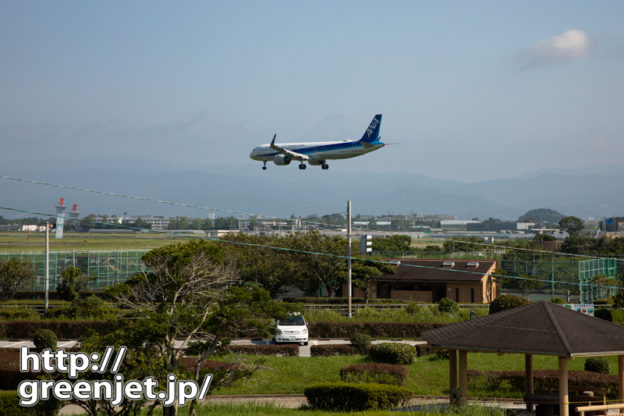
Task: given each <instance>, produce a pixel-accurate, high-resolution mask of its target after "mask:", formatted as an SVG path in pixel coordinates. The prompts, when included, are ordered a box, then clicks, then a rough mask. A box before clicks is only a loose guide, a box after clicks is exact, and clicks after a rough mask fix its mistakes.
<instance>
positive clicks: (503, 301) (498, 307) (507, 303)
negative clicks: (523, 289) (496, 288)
mask: <svg viewBox="0 0 624 416" xmlns="http://www.w3.org/2000/svg"><path fill="white" fill-rule="evenodd" d="M528 304H529V301H528V300H526V299H525V298H521V297H520V296H515V295H503V296H499V297H497V298H496V299H494V300H493V301H492V303H490V315H491V314H493V313H496V312H502V311H506V310H507V309H513V308H517V307H518V306H524V305H528Z"/></svg>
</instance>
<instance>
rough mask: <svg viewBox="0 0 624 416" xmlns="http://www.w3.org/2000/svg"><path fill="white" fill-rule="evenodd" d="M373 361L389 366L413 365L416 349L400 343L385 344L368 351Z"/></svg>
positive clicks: (372, 347)
mask: <svg viewBox="0 0 624 416" xmlns="http://www.w3.org/2000/svg"><path fill="white" fill-rule="evenodd" d="M368 356H369V357H370V359H371V360H373V361H376V362H382V363H389V364H411V363H412V362H413V361H414V359H415V358H416V348H414V347H413V346H412V345H409V344H402V343H398V342H383V343H381V344H374V345H371V346H370V348H369V349H368Z"/></svg>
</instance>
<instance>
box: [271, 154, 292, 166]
mask: <svg viewBox="0 0 624 416" xmlns="http://www.w3.org/2000/svg"><path fill="white" fill-rule="evenodd" d="M273 162H274V163H275V164H276V165H279V166H284V165H288V164H289V163H290V158H289V157H288V156H286V155H275V157H274V158H273Z"/></svg>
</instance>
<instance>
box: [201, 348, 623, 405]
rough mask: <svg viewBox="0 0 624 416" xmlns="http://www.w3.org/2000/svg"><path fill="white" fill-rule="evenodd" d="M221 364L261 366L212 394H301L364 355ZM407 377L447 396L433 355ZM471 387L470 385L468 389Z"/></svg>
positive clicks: (501, 364) (481, 360)
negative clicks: (255, 364) (308, 387)
mask: <svg viewBox="0 0 624 416" xmlns="http://www.w3.org/2000/svg"><path fill="white" fill-rule="evenodd" d="M216 359H218V360H221V361H229V362H236V361H241V360H242V361H243V362H246V363H248V364H252V363H257V364H260V365H261V367H260V369H259V370H257V371H256V372H255V373H254V375H253V376H252V377H251V378H249V379H247V380H238V381H236V382H235V383H234V384H233V385H232V386H229V387H224V388H221V389H219V390H217V391H215V392H213V394H287V393H290V394H301V393H303V389H304V388H305V387H306V386H307V385H309V384H312V383H317V382H323V381H338V380H339V372H340V369H341V368H342V367H346V366H348V365H351V364H357V363H364V362H367V361H366V359H365V357H363V356H335V357H308V358H306V357H258V356H250V355H236V354H227V355H225V356H223V357H221V358H216ZM584 363H585V359H583V358H576V359H573V360H571V362H570V365H569V369H570V370H582V369H583V366H584ZM609 364H610V368H611V373H613V374H615V373H616V372H617V358H616V357H610V358H609ZM408 368H409V371H410V376H409V378H408V380H407V382H406V384H405V387H407V388H409V389H410V390H412V391H413V392H414V394H418V395H424V396H443V395H446V394H448V360H446V359H438V358H437V357H436V356H435V355H432V356H427V357H419V358H417V359H416V361H415V362H414V363H413V364H411V365H409V366H408ZM533 368H534V369H535V370H553V369H557V368H558V361H557V357H547V356H541V355H535V356H534V357H533ZM468 369H473V370H481V371H494V370H499V371H502V370H524V355H523V354H504V355H498V354H486V353H469V354H468ZM469 387H470V386H469ZM469 394H470V395H472V396H488V397H511V396H515V397H521V396H522V394H523V393H522V392H511V393H510V392H509V391H507V390H505V391H500V392H498V391H486V390H483V389H479V390H474V389H470V390H469Z"/></svg>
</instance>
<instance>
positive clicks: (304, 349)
mask: <svg viewBox="0 0 624 416" xmlns="http://www.w3.org/2000/svg"><path fill="white" fill-rule="evenodd" d="M381 342H388V341H387V340H376V341H373V344H378V343H381ZM392 342H401V343H405V344H410V345H422V344H426V341H414V340H393V341H392ZM77 344H78V341H77V340H69V341H59V343H58V348H72V347H74V346H76V345H77ZM232 344H233V345H268V344H273V341H271V340H270V339H235V340H232ZM338 344H350V341H349V340H348V339H327V338H321V339H311V340H310V342H309V343H308V345H307V346H300V347H299V356H300V357H310V347H311V346H312V345H338ZM24 346H26V347H30V348H34V346H35V344H33V342H32V341H26V340H22V341H18V340H13V341H0V348H20V347H24Z"/></svg>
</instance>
